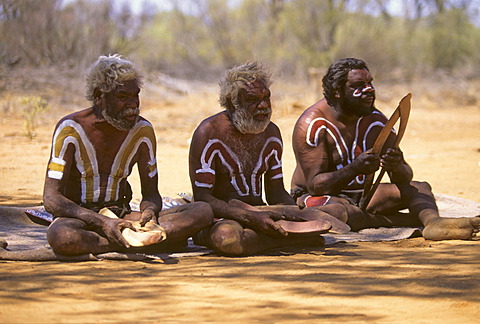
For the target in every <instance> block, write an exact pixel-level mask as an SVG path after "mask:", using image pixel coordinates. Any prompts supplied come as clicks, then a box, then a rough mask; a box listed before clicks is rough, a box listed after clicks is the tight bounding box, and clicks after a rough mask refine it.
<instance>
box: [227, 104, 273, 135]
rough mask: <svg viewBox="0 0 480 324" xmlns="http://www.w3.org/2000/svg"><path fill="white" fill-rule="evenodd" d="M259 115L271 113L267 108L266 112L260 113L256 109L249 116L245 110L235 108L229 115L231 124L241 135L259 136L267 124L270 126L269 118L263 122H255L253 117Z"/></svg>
mask: <svg viewBox="0 0 480 324" xmlns="http://www.w3.org/2000/svg"><path fill="white" fill-rule="evenodd" d="M259 113H262V114H265V113H268V114H270V113H271V109H270V108H269V109H268V111H264V110H262V111H260V110H259V109H256V110H255V112H254V113H253V114H250V113H249V112H248V111H247V110H246V109H244V108H242V107H239V106H235V111H234V112H232V113H231V114H230V116H231V119H232V123H233V125H234V126H235V128H237V129H238V131H239V132H240V133H242V134H260V133H261V132H263V131H264V130H265V129H266V128H267V126H268V124H270V118H267V119H265V120H255V118H254V117H255V116H256V115H257V114H259Z"/></svg>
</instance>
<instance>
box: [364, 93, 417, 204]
mask: <svg viewBox="0 0 480 324" xmlns="http://www.w3.org/2000/svg"><path fill="white" fill-rule="evenodd" d="M411 98H412V94H411V93H408V94H407V95H406V96H405V97H403V98H402V99H401V100H400V102H399V104H398V107H397V109H395V111H394V112H393V114H392V116H391V117H390V119H389V120H388V121H387V123H386V124H385V126H384V127H383V129H382V130H381V131H380V134H378V137H377V139H376V140H375V143H374V144H373V147H372V153H374V154H380V152H382V150H383V146H384V145H385V142H386V141H387V138H388V135H390V132H391V131H392V129H393V126H395V124H396V123H397V121H398V120H399V119H400V126H399V129H398V133H397V137H396V139H395V143H394V144H393V147H394V148H398V146H399V144H400V141H401V140H402V137H403V135H404V134H405V129H406V128H407V123H408V118H409V116H410V108H411V103H410V100H411ZM384 174H385V169H384V168H383V167H382V168H381V170H380V173H379V174H378V177H377V179H376V180H375V183H374V182H373V179H374V176H375V173H372V174H368V175H367V176H366V177H365V185H364V189H363V196H362V199H361V200H360V208H361V209H362V210H363V211H365V210H366V209H367V207H368V203H369V202H370V200H371V199H372V196H373V194H374V193H375V191H376V190H377V188H378V185H379V184H380V181H381V180H382V178H383V176H384ZM372 183H373V186H372Z"/></svg>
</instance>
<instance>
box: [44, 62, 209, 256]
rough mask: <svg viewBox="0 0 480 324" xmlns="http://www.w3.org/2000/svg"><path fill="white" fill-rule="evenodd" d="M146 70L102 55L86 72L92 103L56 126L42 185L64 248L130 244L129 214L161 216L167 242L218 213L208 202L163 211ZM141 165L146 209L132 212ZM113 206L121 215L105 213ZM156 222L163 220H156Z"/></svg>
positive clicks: (144, 219) (58, 246) (56, 239)
mask: <svg viewBox="0 0 480 324" xmlns="http://www.w3.org/2000/svg"><path fill="white" fill-rule="evenodd" d="M140 86H141V76H140V74H139V72H138V71H137V69H136V68H135V66H134V65H133V63H132V62H130V61H128V60H125V59H122V58H121V57H120V56H119V55H111V56H108V57H107V56H100V57H99V59H98V60H97V61H96V62H95V63H94V64H93V65H92V67H91V68H90V70H89V72H88V75H87V99H89V100H91V101H92V103H93V106H92V107H90V108H87V109H84V110H81V111H78V112H75V113H72V114H70V115H68V116H66V117H64V118H62V119H61V120H60V121H59V122H58V124H57V125H56V127H55V132H54V135H53V143H52V151H51V156H50V160H49V164H48V168H47V174H46V178H45V187H44V195H43V199H44V205H45V209H46V210H47V211H48V212H50V213H51V214H53V215H54V217H55V220H54V221H53V223H52V224H51V225H50V227H49V228H48V231H47V238H48V242H49V243H50V245H51V246H52V248H53V250H54V251H55V252H57V253H59V254H63V255H80V254H87V253H92V254H98V253H103V252H109V251H124V250H125V249H126V248H129V247H130V244H129V242H128V241H127V240H126V239H125V237H124V236H123V235H122V230H124V229H126V228H129V229H132V230H133V231H137V230H136V229H135V228H134V227H133V225H132V223H131V222H130V221H138V222H139V224H140V226H142V227H143V226H144V225H145V224H147V223H151V222H153V223H157V224H159V225H160V227H161V228H163V232H164V233H163V234H166V238H165V235H163V236H162V240H163V241H161V242H160V241H159V242H154V243H157V246H161V247H165V248H167V249H168V248H169V247H174V246H178V245H179V244H181V245H184V244H185V243H186V239H187V238H188V237H190V236H192V235H193V234H195V233H196V232H198V231H199V230H201V229H203V228H205V227H207V226H208V225H210V224H211V222H212V220H213V214H212V211H211V208H210V206H209V205H208V204H206V203H201V202H199V203H193V204H186V205H182V206H178V207H174V208H171V209H168V210H166V211H163V212H161V209H162V198H161V196H160V194H159V192H158V171H157V164H156V139H155V133H154V130H153V127H152V125H151V124H150V123H149V122H148V121H147V120H146V119H144V118H143V117H141V116H139V105H140V101H139V93H140ZM135 164H137V167H138V172H139V175H140V181H141V190H142V200H141V203H140V212H132V211H131V210H130V206H129V202H130V200H131V198H132V192H131V189H130V186H129V184H128V182H127V177H128V176H129V175H130V173H131V171H132V168H133V166H134V165H135ZM105 207H107V208H108V209H109V210H110V211H111V212H113V213H114V214H116V216H117V217H114V218H111V217H107V216H104V215H103V214H100V213H99V211H100V210H102V209H104V208H105ZM157 228H158V227H157Z"/></svg>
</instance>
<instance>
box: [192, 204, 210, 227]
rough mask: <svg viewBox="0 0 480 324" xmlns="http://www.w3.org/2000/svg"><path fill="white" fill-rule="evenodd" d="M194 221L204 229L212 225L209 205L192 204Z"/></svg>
mask: <svg viewBox="0 0 480 324" xmlns="http://www.w3.org/2000/svg"><path fill="white" fill-rule="evenodd" d="M193 204H194V206H195V207H194V209H195V212H196V219H197V220H198V222H199V223H201V224H202V225H203V226H204V227H206V226H208V225H210V224H212V223H213V210H212V207H211V206H210V204H209V203H206V202H203V201H198V202H194V203H193Z"/></svg>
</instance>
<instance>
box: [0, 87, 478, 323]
mask: <svg viewBox="0 0 480 324" xmlns="http://www.w3.org/2000/svg"><path fill="white" fill-rule="evenodd" d="M211 89H213V92H212V91H211ZM377 89H379V87H378V85H377ZM215 91H216V88H215V86H213V87H211V88H202V89H200V90H197V91H196V92H194V93H192V94H189V95H184V96H177V97H175V96H173V97H169V99H168V100H167V99H165V98H164V97H162V96H161V95H159V91H158V89H154V88H153V87H148V86H147V87H146V89H145V91H143V93H142V107H143V108H142V114H143V116H145V117H146V118H147V119H149V120H150V121H151V122H152V123H153V124H154V126H155V129H156V132H157V143H158V153H157V158H158V165H159V174H160V185H159V188H160V191H161V193H162V195H166V196H174V195H175V194H176V193H178V192H184V191H190V184H189V180H188V172H187V156H188V139H189V137H190V136H191V134H192V132H193V130H194V128H195V126H196V125H197V124H198V122H199V121H201V120H202V119H203V118H205V117H206V116H208V115H210V114H213V113H215V112H217V111H219V108H218V104H217V99H216V95H215ZM398 93H400V94H398ZM398 93H396V94H395V95H394V96H392V97H393V99H390V98H379V99H381V100H379V103H378V106H379V107H380V108H381V109H382V110H383V111H384V112H385V113H386V114H387V115H389V114H390V113H391V112H392V110H393V108H394V107H395V106H396V103H398V100H399V99H400V97H401V96H402V95H403V94H405V93H406V91H405V90H404V89H401V90H400V91H399V92H398ZM315 100H316V98H315V96H313V95H312V94H311V93H309V92H307V91H305V92H302V90H298V89H293V90H292V89H291V88H287V87H283V86H282V85H276V84H274V86H273V104H274V109H275V113H274V116H273V120H274V121H275V122H276V123H277V124H278V126H279V127H280V129H281V130H282V133H283V136H284V142H285V154H284V174H285V179H286V182H287V183H288V182H289V179H290V176H291V174H292V172H293V168H294V159H293V152H292V150H291V139H290V137H291V131H292V127H293V124H294V122H295V121H296V119H297V118H298V116H299V115H300V113H301V112H302V111H303V109H304V108H305V107H306V106H307V105H309V104H312V103H313V102H314V101H315ZM83 104H84V106H83V107H86V106H87V103H85V102H84V103H83ZM382 107H385V108H382ZM71 109H72V108H69V107H63V106H61V105H52V106H51V107H50V109H49V110H48V111H47V112H46V113H44V114H41V115H39V116H38V117H37V118H36V121H37V123H38V125H37V127H36V132H37V136H36V137H35V138H33V139H29V138H28V137H26V136H25V129H24V124H23V123H24V117H22V113H21V109H19V108H18V107H16V106H15V105H12V104H11V103H10V104H9V105H7V104H6V103H5V101H4V102H3V110H1V111H0V125H1V128H0V138H1V141H2V142H1V145H0V154H1V159H0V205H3V206H29V205H38V204H39V203H40V202H41V200H42V198H41V195H42V186H43V178H44V173H45V167H46V163H47V160H48V155H49V152H50V137H51V134H52V131H53V127H54V125H55V123H56V121H57V119H58V118H59V117H61V116H63V115H65V114H66V113H68V112H70V111H72V110H71ZM479 125H480V109H479V108H478V107H474V106H470V107H465V108H460V107H456V106H448V107H445V106H444V107H435V106H434V105H431V104H430V103H429V102H427V101H425V100H423V99H422V98H416V94H415V93H414V99H413V110H412V116H411V119H410V123H409V125H408V128H407V133H406V135H405V137H404V140H403V142H402V145H401V146H402V149H403V151H404V154H405V157H406V159H407V161H408V162H409V163H410V164H411V165H412V166H413V168H414V170H415V174H416V175H415V178H416V179H418V180H427V181H428V182H429V183H430V184H431V185H432V186H433V188H434V191H435V192H437V193H443V194H448V195H453V196H457V197H461V198H466V199H470V200H474V201H477V202H480V183H479V179H480V144H479V142H478V139H479V138H480V128H479V127H478V126H479ZM132 182H133V188H134V191H135V192H136V193H137V194H138V179H137V178H136V177H133V178H132ZM479 257H480V242H479V241H475V240H474V241H448V242H430V241H425V240H424V239H423V238H415V239H409V240H402V241H397V242H380V243H354V244H352V243H350V244H337V245H334V246H330V247H327V248H325V249H317V250H302V249H296V250H286V251H273V252H271V253H268V254H266V255H261V256H253V257H245V258H227V257H219V256H216V255H208V256H200V257H186V258H179V259H169V260H167V261H166V262H162V261H158V262H127V261H99V262H72V263H61V262H43V263H35V262H5V261H4V262H0V269H1V273H0V283H1V287H2V289H1V290H0V322H1V323H47V322H48V323H52V322H53V323H63V322H66V323H72V322H75V323H79V322H82V323H83V322H167V323H171V322H227V321H228V322H267V323H273V322H304V321H305V322H307V321H308V322H311V321H312V320H314V321H322V322H331V323H338V322H354V323H362V322H373V323H404V322H414V323H431V322H436V323H458V322H462V321H469V322H474V321H478V318H479V314H480V281H479V279H480V258H479Z"/></svg>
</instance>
